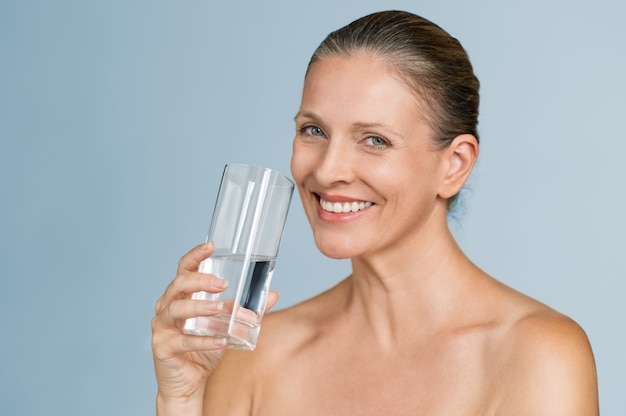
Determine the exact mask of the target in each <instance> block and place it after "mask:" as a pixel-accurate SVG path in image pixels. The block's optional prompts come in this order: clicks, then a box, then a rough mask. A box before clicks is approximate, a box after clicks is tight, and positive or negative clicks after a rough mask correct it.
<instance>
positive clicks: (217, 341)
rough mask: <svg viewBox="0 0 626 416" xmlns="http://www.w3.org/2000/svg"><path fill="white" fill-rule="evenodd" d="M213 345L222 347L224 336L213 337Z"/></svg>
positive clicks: (224, 342)
mask: <svg viewBox="0 0 626 416" xmlns="http://www.w3.org/2000/svg"><path fill="white" fill-rule="evenodd" d="M213 345H215V346H216V347H224V346H225V345H226V338H213Z"/></svg>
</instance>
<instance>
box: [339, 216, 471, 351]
mask: <svg viewBox="0 0 626 416" xmlns="http://www.w3.org/2000/svg"><path fill="white" fill-rule="evenodd" d="M429 235H430V236H431V237H432V236H436V237H434V238H428V239H424V238H417V237H416V239H415V240H414V241H412V242H410V243H407V244H402V245H401V246H394V247H393V249H390V250H387V252H385V253H377V254H376V255H371V254H370V255H368V256H367V258H356V259H353V260H352V266H353V274H352V276H351V278H350V282H349V283H350V287H351V301H350V302H349V308H350V309H352V310H351V312H354V313H352V314H351V316H353V317H357V318H355V319H357V320H360V321H361V322H360V324H361V325H364V326H367V328H365V329H364V330H367V331H368V333H370V334H373V336H374V337H376V338H377V339H378V340H379V341H380V342H381V343H383V344H396V343H397V342H405V341H406V337H407V336H411V337H413V336H420V334H421V335H427V334H428V333H432V331H436V330H438V329H440V328H442V327H445V326H448V323H449V322H451V321H452V320H453V319H454V317H455V316H456V312H457V309H458V305H459V301H460V299H461V298H462V297H463V296H464V292H465V289H464V288H467V287H468V284H469V280H470V279H471V276H472V275H474V276H475V273H473V271H474V270H477V269H476V268H475V266H473V264H472V263H471V262H470V261H469V259H467V257H466V256H465V255H464V254H463V252H462V251H461V249H460V247H459V246H458V244H457V243H456V241H455V240H454V237H453V236H452V234H451V233H450V231H449V229H448V228H447V226H446V227H445V231H444V232H437V233H429Z"/></svg>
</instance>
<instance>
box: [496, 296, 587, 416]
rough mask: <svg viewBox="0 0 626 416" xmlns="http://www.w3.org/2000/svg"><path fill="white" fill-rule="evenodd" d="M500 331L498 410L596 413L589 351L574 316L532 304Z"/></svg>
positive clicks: (573, 415) (572, 413)
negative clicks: (499, 397) (499, 400)
mask: <svg viewBox="0 0 626 416" xmlns="http://www.w3.org/2000/svg"><path fill="white" fill-rule="evenodd" d="M503 335H504V336H503V338H502V340H503V341H502V345H501V347H502V348H501V349H500V350H501V353H502V355H501V356H502V363H501V364H502V367H501V368H502V380H503V381H505V382H504V383H502V384H501V389H502V393H503V394H502V396H501V397H502V406H501V412H500V413H502V414H507V415H516V414H524V415H535V414H537V415H544V414H550V415H568V416H576V415H581V416H582V415H596V414H598V396H597V378H596V369H595V363H594V358H593V353H592V350H591V345H590V343H589V340H588V338H587V335H586V334H585V332H584V330H583V329H582V328H581V327H580V326H579V325H578V324H577V323H576V322H575V321H573V320H572V319H570V318H569V317H567V316H565V315H562V314H560V313H558V312H556V311H554V310H552V309H550V308H548V307H546V306H544V305H541V304H534V305H533V307H530V308H528V309H526V310H524V313H522V314H521V315H520V316H519V317H518V318H517V319H515V320H513V321H512V322H511V323H510V325H508V326H507V329H506V331H505V333H504V334H503Z"/></svg>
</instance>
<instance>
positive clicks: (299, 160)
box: [291, 140, 315, 186]
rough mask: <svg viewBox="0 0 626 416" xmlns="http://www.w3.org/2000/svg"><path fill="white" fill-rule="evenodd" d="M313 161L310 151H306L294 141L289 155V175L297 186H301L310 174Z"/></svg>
mask: <svg viewBox="0 0 626 416" xmlns="http://www.w3.org/2000/svg"><path fill="white" fill-rule="evenodd" d="M314 159H315V158H314V157H313V154H312V152H311V151H310V149H309V150H307V148H306V147H305V146H302V145H299V144H298V142H297V140H296V141H294V144H293V151H292V154H291V175H292V176H293V179H294V180H295V182H296V184H297V185H298V186H301V185H302V181H303V180H304V178H305V177H306V176H307V175H308V174H310V173H311V169H312V165H314V163H315V161H314Z"/></svg>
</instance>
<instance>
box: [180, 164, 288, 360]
mask: <svg viewBox="0 0 626 416" xmlns="http://www.w3.org/2000/svg"><path fill="white" fill-rule="evenodd" d="M293 189H294V184H293V182H291V180H289V179H288V178H287V177H285V176H284V175H282V174H281V173H280V172H277V171H275V170H272V169H269V168H264V167H261V166H253V165H244V164H228V165H226V167H225V168H224V173H223V175H222V182H221V184H220V189H219V192H218V196H217V201H216V203H215V209H214V211H213V218H212V220H211V227H210V228H209V234H208V236H207V241H213V242H214V244H215V249H214V251H213V255H212V256H211V257H209V258H208V259H206V260H204V261H203V262H202V263H201V264H200V267H199V270H198V271H200V272H201V273H210V274H213V275H215V276H218V277H221V278H222V279H225V280H227V281H228V282H229V284H228V288H227V289H226V290H225V291H224V292H221V293H207V292H197V293H194V294H193V296H192V299H201V300H213V301H221V302H224V307H223V308H222V310H221V312H220V313H219V314H218V315H215V316H211V317H197V318H191V319H187V321H186V322H185V327H184V331H185V332H186V333H188V334H194V335H208V336H217V337H224V338H226V339H227V345H226V346H227V347H229V348H235V349H245V350H253V349H254V348H255V346H256V342H257V338H258V335H259V330H260V326H261V319H262V317H263V312H264V311H265V306H266V303H267V295H268V293H269V286H270V282H271V279H272V275H273V273H274V266H275V264H276V256H277V255H278V247H279V245H280V240H281V237H282V234H283V229H284V226H285V220H286V219H287V211H288V209H289V204H290V202H291V196H292V194H293Z"/></svg>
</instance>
